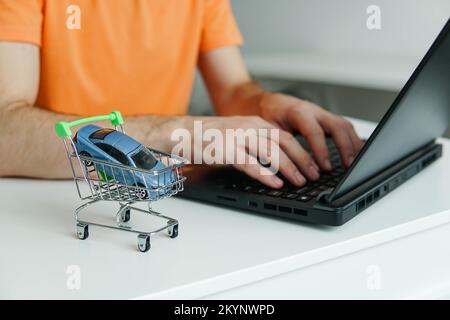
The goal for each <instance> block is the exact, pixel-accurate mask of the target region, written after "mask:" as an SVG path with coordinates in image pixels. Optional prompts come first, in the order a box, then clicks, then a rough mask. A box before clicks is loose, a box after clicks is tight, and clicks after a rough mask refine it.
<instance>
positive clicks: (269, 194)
mask: <svg viewBox="0 0 450 320" xmlns="http://www.w3.org/2000/svg"><path fill="white" fill-rule="evenodd" d="M266 194H267V195H268V196H271V197H279V196H281V195H282V194H283V192H281V191H278V190H271V191H269V192H267V193H266Z"/></svg>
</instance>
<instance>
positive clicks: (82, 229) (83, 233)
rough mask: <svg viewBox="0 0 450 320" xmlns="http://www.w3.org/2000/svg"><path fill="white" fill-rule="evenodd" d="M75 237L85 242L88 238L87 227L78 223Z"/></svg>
mask: <svg viewBox="0 0 450 320" xmlns="http://www.w3.org/2000/svg"><path fill="white" fill-rule="evenodd" d="M77 236H78V238H79V239H80V240H86V239H87V238H88V237H89V225H87V224H82V223H78V224H77Z"/></svg>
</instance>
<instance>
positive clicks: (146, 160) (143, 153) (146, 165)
mask: <svg viewBox="0 0 450 320" xmlns="http://www.w3.org/2000/svg"><path fill="white" fill-rule="evenodd" d="M131 158H132V159H133V161H134V163H135V164H136V167H137V168H140V169H144V170H150V169H153V168H154V167H155V166H156V163H157V161H156V159H155V157H154V156H153V154H152V152H151V151H150V150H148V149H147V148H145V147H143V148H141V149H140V150H139V151H138V152H137V153H136V154H134V155H132V156H131Z"/></svg>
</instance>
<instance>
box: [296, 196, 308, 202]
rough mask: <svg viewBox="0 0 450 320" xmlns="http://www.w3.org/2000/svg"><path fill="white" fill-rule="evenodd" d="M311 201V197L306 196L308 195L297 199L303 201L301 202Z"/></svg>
mask: <svg viewBox="0 0 450 320" xmlns="http://www.w3.org/2000/svg"><path fill="white" fill-rule="evenodd" d="M309 200H311V197H310V196H306V195H303V196H300V197H298V198H297V201H301V202H307V201H309Z"/></svg>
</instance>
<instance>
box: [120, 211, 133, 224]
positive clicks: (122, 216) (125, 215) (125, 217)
mask: <svg viewBox="0 0 450 320" xmlns="http://www.w3.org/2000/svg"><path fill="white" fill-rule="evenodd" d="M130 219H131V212H130V209H127V210H125V211H123V212H122V213H121V214H120V220H122V222H128V221H130Z"/></svg>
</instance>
